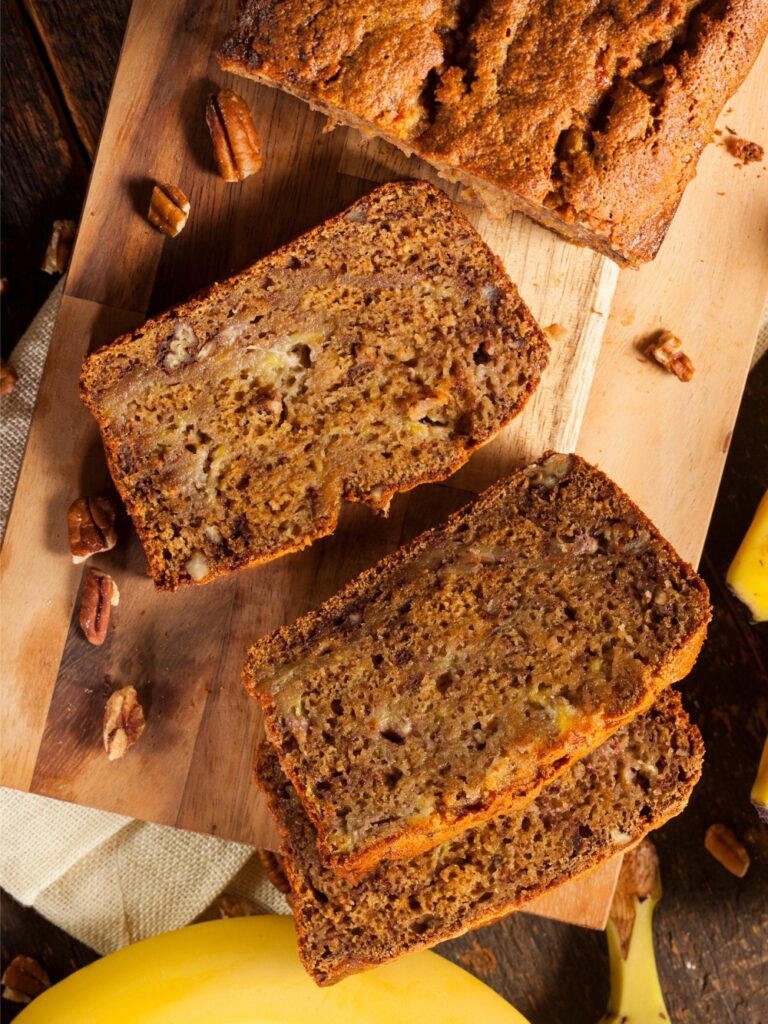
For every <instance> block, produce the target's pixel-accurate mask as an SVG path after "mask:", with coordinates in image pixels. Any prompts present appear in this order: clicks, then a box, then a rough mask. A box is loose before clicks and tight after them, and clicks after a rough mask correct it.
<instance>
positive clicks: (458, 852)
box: [257, 691, 703, 985]
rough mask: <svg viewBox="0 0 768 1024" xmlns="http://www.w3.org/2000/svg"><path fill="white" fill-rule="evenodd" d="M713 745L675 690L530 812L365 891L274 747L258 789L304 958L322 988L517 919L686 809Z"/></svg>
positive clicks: (493, 824) (370, 882)
mask: <svg viewBox="0 0 768 1024" xmlns="http://www.w3.org/2000/svg"><path fill="white" fill-rule="evenodd" d="M702 754H703V747H702V743H701V737H700V736H699V733H698V731H697V730H696V728H695V727H694V726H692V725H691V724H690V722H689V721H688V719H687V717H686V715H685V712H684V711H683V710H682V707H681V705H680V698H679V697H678V695H677V694H676V693H674V692H672V691H670V692H668V693H666V694H664V695H663V696H662V698H661V699H660V700H659V702H658V703H657V704H656V705H655V706H654V707H653V708H652V709H651V711H649V712H647V713H646V714H645V715H642V716H640V717H638V718H636V719H635V720H634V721H633V722H632V723H631V724H630V725H628V726H626V727H625V728H623V729H622V730H621V731H619V732H617V733H616V735H615V736H613V737H611V739H609V740H607V741H606V742H605V743H603V744H602V746H600V747H599V748H598V749H597V750H595V751H594V752H593V753H592V754H590V755H589V756H588V757H586V758H585V759H584V760H582V761H579V762H578V763H577V764H575V765H573V766H572V767H571V768H570V769H569V770H568V771H567V772H566V773H565V774H563V775H562V776H561V777H560V779H558V780H557V781H556V782H554V783H552V785H551V786H548V787H547V789H546V790H545V791H544V793H543V794H542V795H541V796H540V797H539V798H538V799H537V800H535V801H534V802H533V803H531V804H530V805H529V806H528V807H527V808H526V809H525V810H522V811H518V812H516V813H513V814H508V815H502V816H500V817H498V818H495V819H494V820H493V821H489V822H486V823H485V824H483V825H480V826H478V827H477V828H474V829H470V830H469V831H467V832H464V833H463V834H462V835H460V836H457V837H456V838H454V839H452V840H450V841H448V842H445V843H443V844H441V845H440V846H438V847H437V848H436V849H434V850H431V851H429V852H428V853H423V854H421V855H420V856H418V857H416V858H415V859H414V860H411V861H407V862H403V861H400V862H398V863H381V864H379V865H378V866H377V867H376V869H375V870H374V871H373V872H372V873H371V874H369V875H367V876H366V877H365V878H364V879H362V881H360V882H359V883H357V884H350V883H349V882H346V881H345V880H344V879H343V878H340V877H339V876H338V875H336V874H335V873H334V872H333V871H330V870H329V869H328V868H327V867H325V866H324V864H323V862H322V860H321V858H320V857H319V855H318V850H317V843H316V835H315V831H314V829H313V827H312V825H311V823H310V821H309V819H308V817H307V815H306V813H305V812H304V809H303V807H302V804H301V801H300V800H299V799H298V797H297V795H296V791H295V789H294V788H293V786H292V785H291V784H290V783H289V782H288V781H287V780H286V778H285V776H284V775H283V773H282V772H281V770H280V766H279V762H278V759H277V757H276V755H275V753H274V751H273V749H272V748H271V747H270V746H269V745H267V744H265V745H264V746H263V747H262V749H261V751H260V754H259V758H258V764H257V779H258V780H259V782H260V784H261V786H262V787H263V788H264V789H265V790H266V792H267V795H268V797H269V801H270V804H271V807H272V810H273V811H274V813H275V816H276V817H277V819H278V822H279V823H280V829H281V832H282V836H283V839H282V853H283V857H284V865H285V868H286V872H287V874H288V877H289V881H290V886H291V890H292V898H291V902H292V905H293V912H294V916H295V918H296V928H297V932H298V937H299V951H300V954H301V958H302V961H303V962H304V965H305V967H306V968H307V970H308V971H309V973H310V974H311V975H312V977H313V978H314V979H315V981H316V982H318V984H321V985H327V984H332V983H333V982H336V981H339V980H340V979H341V978H343V977H344V976H345V975H347V974H351V973H354V972H355V971H360V970H364V969H365V968H368V967H373V966H375V965H376V964H380V963H386V962H387V961H389V960H393V959H396V958H397V957H400V956H402V955H403V954H404V953H409V952H412V951H413V950H415V949H419V948H422V947H424V946H433V945H435V944H436V943H438V942H442V941H443V940H445V939H449V938H452V937H453V936H456V935H460V934H461V933H462V932H465V931H467V930H468V929H470V928H476V927H478V926H479V925H481V924H485V923H487V922H489V921H492V920H494V919H496V918H497V917H500V916H502V915H503V914H508V913H510V912H511V911H512V910H516V909H517V908H518V907H521V906H524V905H525V904H526V903H527V902H528V901H529V900H532V899H534V898H535V897H536V896H539V895H541V894H542V893H544V892H548V891H549V890H551V889H553V888H555V887H556V886H558V885H562V884H563V883H564V882H567V881H569V880H570V879H572V878H575V877H577V876H578V875H581V874H583V873H584V872H586V871H589V870H591V869H593V868H595V867H596V866H597V865H598V864H600V863H602V862H603V861H605V860H607V859H608V858H609V857H612V856H614V855H615V854H617V853H619V852H620V851H622V850H625V849H627V848H628V847H630V846H632V845H634V844H635V843H637V842H638V841H639V840H640V839H641V838H642V837H643V836H644V835H645V834H646V833H647V832H648V831H650V830H651V829H653V828H658V827H659V826H660V825H661V824H662V823H663V822H664V821H666V820H667V819H668V818H669V817H671V816H672V815H674V814H678V813H679V812H680V811H681V810H682V809H683V807H684V806H685V804H686V802H687V800H688V796H689V794H690V792H691V790H692V788H693V786H694V785H695V783H696V781H697V779H698V778H699V775H700V772H701V761H702Z"/></svg>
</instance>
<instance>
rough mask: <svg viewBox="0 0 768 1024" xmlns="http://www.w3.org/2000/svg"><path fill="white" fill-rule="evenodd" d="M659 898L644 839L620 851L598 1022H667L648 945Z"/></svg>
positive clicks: (652, 856)
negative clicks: (604, 1002)
mask: <svg viewBox="0 0 768 1024" xmlns="http://www.w3.org/2000/svg"><path fill="white" fill-rule="evenodd" d="M660 898H661V879H660V877H659V860H658V857H657V854H656V849H655V848H654V846H653V843H651V842H650V840H647V839H646V840H644V841H643V842H642V843H640V845H639V846H636V847H635V848H634V849H633V850H630V852H629V853H627V854H625V855H624V862H623V864H622V866H621V873H620V875H619V881H618V884H617V886H616V892H615V894H614V897H613V903H612V904H611V911H610V915H609V918H608V925H607V927H606V930H605V931H606V936H607V938H608V958H609V961H610V968H611V992H610V997H609V1000H608V1011H607V1013H606V1014H605V1016H604V1017H602V1018H601V1020H600V1024H661V1022H663V1021H669V1020H670V1017H669V1013H668V1011H667V1008H666V1006H665V1004H664V996H663V994H662V991H661V983H660V982H659V975H658V971H657V969H656V956H655V953H654V949H653V911H654V908H655V907H656V904H657V903H658V901H659V899H660Z"/></svg>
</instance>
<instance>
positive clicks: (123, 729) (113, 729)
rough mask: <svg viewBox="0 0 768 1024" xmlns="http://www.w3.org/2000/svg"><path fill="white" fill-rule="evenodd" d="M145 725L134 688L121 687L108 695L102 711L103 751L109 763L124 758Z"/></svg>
mask: <svg viewBox="0 0 768 1024" xmlns="http://www.w3.org/2000/svg"><path fill="white" fill-rule="evenodd" d="M145 724H146V723H145V721H144V709H143V708H142V706H141V704H139V700H138V695H137V693H136V689H135V687H133V686H123V687H122V689H120V690H115V692H114V693H112V694H110V696H109V700H108V701H107V706H106V708H105V709H104V749H105V750H106V752H107V757H108V758H109V760H110V761H116V760H117V759H118V758H119V757H124V756H125V754H126V753H127V752H128V750H130V748H131V747H132V746H133V745H134V743H136V741H137V740H138V739H139V737H140V736H141V734H142V733H143V732H144V726H145Z"/></svg>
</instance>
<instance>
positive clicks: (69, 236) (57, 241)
mask: <svg viewBox="0 0 768 1024" xmlns="http://www.w3.org/2000/svg"><path fill="white" fill-rule="evenodd" d="M74 240H75V222H74V221H73V220H55V221H54V222H53V228H52V229H51V237H50V240H49V242H48V248H47V249H46V250H45V256H44V257H43V262H42V265H41V267H40V269H41V270H44V271H45V272H46V274H63V273H64V271H65V270H66V269H67V267H68V266H69V260H70V257H71V256H72V243H73V242H74Z"/></svg>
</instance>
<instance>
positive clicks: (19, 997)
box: [0, 955, 51, 1003]
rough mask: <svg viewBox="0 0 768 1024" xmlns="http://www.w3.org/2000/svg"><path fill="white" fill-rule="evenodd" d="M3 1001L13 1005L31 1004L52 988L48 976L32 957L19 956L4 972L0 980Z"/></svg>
mask: <svg viewBox="0 0 768 1024" xmlns="http://www.w3.org/2000/svg"><path fill="white" fill-rule="evenodd" d="M0 985H2V986H3V999H9V1000H10V1001H11V1002H12V1003H31V1002H32V1000H33V999H34V998H35V996H39V995H40V993H41V992H45V990H46V989H47V988H50V985H51V983H50V981H49V979H48V975H47V974H46V973H45V971H44V970H43V968H42V967H41V966H40V964H39V963H38V962H37V960H34V959H33V958H32V957H31V956H24V955H19V956H15V957H14V958H13V960H11V962H10V963H9V964H8V966H7V967H6V968H5V970H4V971H3V976H2V978H0Z"/></svg>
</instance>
